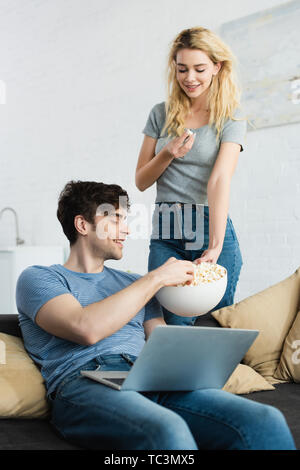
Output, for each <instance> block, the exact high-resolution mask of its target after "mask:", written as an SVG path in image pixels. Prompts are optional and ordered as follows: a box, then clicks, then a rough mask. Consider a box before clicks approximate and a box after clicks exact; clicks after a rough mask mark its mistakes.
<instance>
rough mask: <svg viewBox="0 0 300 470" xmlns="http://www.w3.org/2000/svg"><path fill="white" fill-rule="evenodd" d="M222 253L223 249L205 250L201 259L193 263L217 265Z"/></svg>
mask: <svg viewBox="0 0 300 470" xmlns="http://www.w3.org/2000/svg"><path fill="white" fill-rule="evenodd" d="M221 251H222V247H220V246H219V247H216V248H209V247H208V249H207V250H205V251H204V252H203V253H202V255H201V256H200V258H197V259H195V260H194V261H193V262H194V263H195V264H200V263H203V262H204V261H205V262H207V263H213V264H216V263H217V261H218V258H219V256H220V253H221Z"/></svg>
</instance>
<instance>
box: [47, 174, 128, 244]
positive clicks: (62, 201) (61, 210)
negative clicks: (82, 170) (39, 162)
mask: <svg viewBox="0 0 300 470" xmlns="http://www.w3.org/2000/svg"><path fill="white" fill-rule="evenodd" d="M120 197H121V200H120V199H119V198H120ZM124 200H125V201H126V207H125V209H126V210H129V207H130V203H129V197H128V194H127V192H126V191H125V190H124V189H122V188H121V187H120V186H118V185H117V184H104V183H97V182H94V181H69V183H67V184H66V186H65V187H64V189H63V190H62V191H61V193H60V196H59V200H58V208H57V213H56V215H57V218H58V220H59V221H60V223H61V225H62V228H63V231H64V234H65V235H66V237H67V238H68V240H69V242H70V245H73V244H74V243H75V242H76V240H77V237H78V232H77V230H76V228H75V226H74V218H75V216H76V215H82V216H83V217H84V218H85V220H86V221H87V222H89V223H90V224H94V220H95V215H96V210H97V208H98V206H100V205H101V204H110V205H112V206H114V207H115V209H119V204H120V201H121V203H122V202H123V201H124Z"/></svg>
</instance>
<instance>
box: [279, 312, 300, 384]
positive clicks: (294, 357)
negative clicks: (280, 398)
mask: <svg viewBox="0 0 300 470" xmlns="http://www.w3.org/2000/svg"><path fill="white" fill-rule="evenodd" d="M274 377H276V378H277V379H283V380H289V381H292V382H298V383H299V382H300V311H299V312H298V314H297V316H296V319H295V321H294V323H293V324H292V327H291V329H290V331H289V333H288V335H287V337H286V339H285V342H284V345H283V351H282V354H281V356H280V361H279V364H278V367H277V369H276V371H275V374H274Z"/></svg>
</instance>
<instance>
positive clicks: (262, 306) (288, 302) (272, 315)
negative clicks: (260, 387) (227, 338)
mask: <svg viewBox="0 0 300 470" xmlns="http://www.w3.org/2000/svg"><path fill="white" fill-rule="evenodd" d="M299 296H300V268H299V269H297V271H295V272H294V273H293V274H292V275H291V276H289V277H288V278H287V279H284V280H283V281H281V282H279V283H277V284H275V285H273V286H271V287H269V288H267V289H265V290H263V291H261V292H258V293H257V294H255V295H252V296H251V297H248V298H246V299H244V300H242V301H241V302H238V303H236V304H234V305H231V306H229V307H225V308H221V309H219V310H216V311H214V312H212V315H213V317H214V318H215V319H216V320H217V321H218V322H219V323H220V324H221V325H222V326H223V327H227V328H243V329H254V330H259V335H258V337H257V338H256V340H255V341H254V343H253V344H252V346H251V347H250V348H249V350H248V351H247V353H246V354H245V356H244V358H243V361H242V362H243V363H244V364H246V365H248V366H250V367H252V368H253V369H254V370H256V372H258V373H259V374H261V375H262V376H263V377H266V378H268V380H270V377H273V376H274V373H275V370H276V369H277V366H278V364H279V359H280V355H281V351H282V349H283V344H284V341H285V339H286V336H287V334H288V332H289V330H290V328H291V326H292V324H293V322H294V320H295V317H296V314H297V312H298V308H299Z"/></svg>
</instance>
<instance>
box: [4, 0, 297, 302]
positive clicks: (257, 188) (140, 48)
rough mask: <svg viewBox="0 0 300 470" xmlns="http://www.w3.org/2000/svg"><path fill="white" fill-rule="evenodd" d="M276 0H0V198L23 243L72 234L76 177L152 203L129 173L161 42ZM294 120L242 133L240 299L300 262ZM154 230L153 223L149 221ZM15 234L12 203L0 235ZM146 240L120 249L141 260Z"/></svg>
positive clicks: (162, 54) (61, 240)
mask: <svg viewBox="0 0 300 470" xmlns="http://www.w3.org/2000/svg"><path fill="white" fill-rule="evenodd" d="M283 3H284V2H280V1H275V0H243V1H242V2H241V1H240V0H227V2H224V1H223V0H211V1H210V2H206V1H199V0H191V1H190V2H188V4H184V3H183V2H182V0H163V1H161V0H160V1H158V0H151V1H150V0H149V1H146V0H0V57H1V61H0V80H3V81H4V82H5V84H6V104H4V105H1V104H0V159H1V169H0V171H1V173H0V209H1V208H2V207H4V206H12V207H14V208H15V209H16V210H17V212H18V214H19V219H20V235H21V237H22V238H25V240H26V242H27V244H33V245H39V244H42V245H47V244H63V245H64V246H65V247H66V252H67V247H68V243H67V241H66V239H65V237H64V235H63V233H62V230H61V227H60V225H59V223H58V221H57V219H56V207H57V198H58V195H59V192H60V191H61V189H62V188H63V186H64V185H65V183H67V182H68V181H69V180H71V179H81V180H97V181H103V182H106V183H117V184H120V185H121V186H123V187H124V188H126V189H127V191H128V192H129V195H130V197H131V200H132V202H134V203H138V202H139V203H145V204H147V205H148V207H149V211H150V206H151V204H153V201H154V198H155V188H154V187H153V188H150V189H149V190H148V191H146V192H144V193H140V192H139V191H138V190H137V189H136V188H135V184H134V173H135V166H136V162H137V157H138V152H139V148H140V145H141V142H142V138H143V136H142V134H141V130H142V129H143V127H144V124H145V121H146V118H147V116H148V113H149V111H150V109H151V107H152V106H153V105H154V104H155V103H158V102H160V101H163V100H164V99H165V80H164V78H165V75H164V74H165V65H166V56H167V52H168V46H169V44H170V42H171V41H172V39H173V38H174V37H175V35H176V34H177V33H178V32H179V31H181V30H182V29H184V28H187V27H191V26H196V25H202V26H205V27H208V28H210V29H212V30H215V31H216V32H218V28H219V27H220V25H221V24H222V23H224V22H227V21H231V20H233V19H237V18H239V17H242V16H246V15H248V14H251V13H255V12H257V11H260V10H263V9H265V8H270V7H273V6H276V5H280V4H283ZM299 132H300V124H294V125H286V126H282V127H277V128H268V129H262V130H258V131H255V132H251V133H249V134H248V145H247V148H246V149H245V151H244V153H243V154H241V157H240V161H239V165H238V168H237V171H236V173H235V175H234V179H233V182H232V190H231V206H230V215H231V218H232V220H233V223H234V225H235V227H236V231H237V234H238V237H239V240H240V245H241V249H242V253H243V258H244V266H243V270H242V274H241V278H240V283H239V286H238V291H237V297H236V300H240V299H242V298H245V297H247V296H248V295H251V294H252V293H255V292H257V291H259V290H262V289H264V288H265V287H267V286H269V285H271V284H273V283H275V282H278V281H280V280H281V279H283V278H284V277H287V276H288V275H290V274H291V273H292V272H293V271H294V270H295V269H296V268H297V267H298V266H299V265H300V262H299V259H300V256H299V255H300V249H299V243H298V240H299V232H300V230H299V223H300V210H299V199H300V197H299V196H300V183H299V140H298V135H299ZM149 230H150V227H149ZM12 241H14V226H13V220H12V217H11V214H9V213H7V214H5V215H4V216H3V218H2V219H1V221H0V245H3V244H11V243H12ZM147 256H148V240H128V241H127V244H126V247H125V251H124V258H123V260H122V261H119V262H115V261H112V262H110V263H108V265H111V266H114V267H117V268H119V269H130V270H132V271H136V272H140V273H141V274H142V273H144V272H146V269H147Z"/></svg>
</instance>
